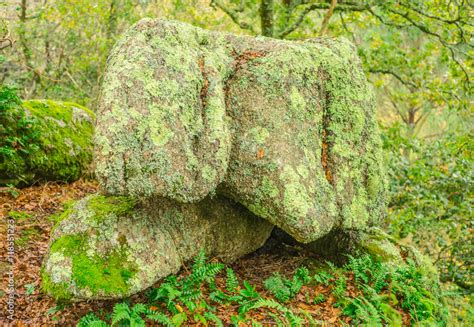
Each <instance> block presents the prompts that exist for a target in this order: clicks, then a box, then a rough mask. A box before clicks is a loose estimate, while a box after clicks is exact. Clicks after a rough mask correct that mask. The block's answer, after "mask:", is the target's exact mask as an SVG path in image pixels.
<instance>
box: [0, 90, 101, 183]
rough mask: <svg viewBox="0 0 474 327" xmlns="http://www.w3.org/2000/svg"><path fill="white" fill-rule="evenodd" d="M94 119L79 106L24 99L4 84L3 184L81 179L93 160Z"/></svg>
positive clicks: (0, 121)
mask: <svg viewBox="0 0 474 327" xmlns="http://www.w3.org/2000/svg"><path fill="white" fill-rule="evenodd" d="M75 115H78V116H81V115H82V116H83V117H81V118H79V119H78V117H75ZM85 117H87V118H85ZM92 119H93V114H92V112H90V111H89V110H88V109H86V108H84V107H80V106H79V105H75V104H72V103H60V102H54V101H47V100H45V101H39V100H35V101H24V102H22V101H21V100H20V99H19V97H18V96H17V94H16V90H15V89H14V88H11V87H8V86H2V87H0V185H18V184H20V185H24V184H28V183H31V182H34V181H36V180H39V179H46V180H55V181H71V180H75V179H77V178H79V177H80V176H81V175H82V174H83V173H84V172H85V170H86V169H87V167H88V165H89V163H90V161H91V160H92V132H93V126H92Z"/></svg>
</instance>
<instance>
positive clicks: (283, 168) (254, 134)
mask: <svg viewBox="0 0 474 327" xmlns="http://www.w3.org/2000/svg"><path fill="white" fill-rule="evenodd" d="M95 141H96V145H97V147H96V158H97V170H96V173H97V176H98V178H99V180H100V183H101V185H102V187H103V189H104V190H105V191H106V192H108V193H110V194H115V195H134V196H163V197H167V198H170V199H174V200H177V201H179V202H183V203H186V202H197V201H200V200H202V199H203V198H205V197H206V196H207V195H208V194H213V193H214V192H216V191H217V193H221V194H225V195H226V196H227V197H230V198H232V199H234V200H235V201H237V202H240V203H242V204H243V205H244V206H246V207H247V208H249V209H250V210H251V211H252V212H253V213H255V214H256V215H258V216H260V217H261V218H264V219H267V220H269V221H270V222H271V223H273V224H275V225H277V226H279V227H281V228H282V229H284V230H285V231H287V232H288V233H289V234H291V235H292V236H293V237H295V238H296V239H298V240H299V241H301V242H311V241H314V240H316V239H318V238H321V237H322V236H324V235H327V234H328V233H329V232H331V231H332V230H335V229H351V230H363V229H364V228H366V227H367V226H369V225H371V224H375V223H376V222H377V221H378V220H379V219H380V218H381V217H382V216H383V215H384V210H385V201H386V199H385V187H386V183H385V174H384V170H383V166H382V162H383V160H382V157H381V153H380V139H379V134H378V130H377V124H376V121H375V112H374V98H373V93H372V91H371V89H370V87H369V84H368V83H367V80H366V78H365V76H364V73H363V71H362V69H361V65H360V60H359V59H358V57H357V54H356V50H355V48H354V46H353V45H351V44H350V43H349V42H348V41H346V40H344V39H329V38H321V39H314V40H308V41H304V42H294V41H293V42H291V41H282V40H274V39H267V38H262V37H258V38H251V37H243V36H234V35H230V34H224V33H214V32H209V31H205V30H202V29H199V28H196V27H193V26H190V25H187V24H183V23H178V22H172V21H163V20H150V19H144V20H142V21H140V22H139V23H137V24H136V25H135V26H133V27H132V28H130V29H129V31H128V32H127V33H126V34H125V36H124V37H123V39H122V40H121V41H120V42H118V44H117V45H116V46H115V48H114V49H113V51H112V53H111V55H110V57H109V60H108V66H107V72H106V74H105V77H104V84H103V88H102V97H101V101H100V106H99V115H98V121H97V133H96V136H95Z"/></svg>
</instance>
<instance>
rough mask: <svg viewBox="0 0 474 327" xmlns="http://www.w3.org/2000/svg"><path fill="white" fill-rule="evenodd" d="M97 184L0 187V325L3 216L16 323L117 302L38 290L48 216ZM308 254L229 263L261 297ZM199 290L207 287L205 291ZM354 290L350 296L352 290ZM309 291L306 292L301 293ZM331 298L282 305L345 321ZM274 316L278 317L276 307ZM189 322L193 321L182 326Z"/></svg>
mask: <svg viewBox="0 0 474 327" xmlns="http://www.w3.org/2000/svg"><path fill="white" fill-rule="evenodd" d="M96 190H97V184H96V183H95V182H91V181H78V182H75V183H72V184H54V183H48V184H44V185H39V186H32V187H29V188H25V189H22V190H15V189H9V188H2V189H0V215H1V218H2V219H1V224H0V235H2V237H1V238H0V245H1V247H0V248H1V249H0V251H1V252H0V257H1V258H2V260H1V261H0V273H1V276H2V279H1V290H0V303H1V307H2V311H1V312H0V325H2V326H3V325H6V324H8V323H9V322H10V321H9V320H8V319H7V317H6V315H7V312H6V311H5V308H6V302H7V299H8V294H7V293H6V292H7V285H8V273H9V271H10V270H11V266H10V265H9V264H8V263H7V260H6V257H7V250H6V247H7V246H6V245H7V244H6V235H7V221H8V218H13V219H14V220H15V264H14V267H13V272H14V276H15V279H14V280H15V290H16V293H17V296H16V301H15V318H16V321H15V322H16V324H15V325H17V326H25V325H27V326H30V325H43V326H50V325H53V324H58V325H61V326H70V325H75V323H76V322H77V321H78V320H79V319H80V318H81V317H82V316H84V315H85V314H87V313H88V312H90V311H94V312H95V313H96V314H98V315H101V313H106V312H111V311H112V308H113V305H114V304H115V303H116V302H117V301H91V302H81V303H74V304H70V305H65V306H61V305H58V304H57V303H56V302H55V301H54V300H53V299H52V298H50V297H48V296H46V295H44V294H42V293H41V289H40V285H41V280H40V277H39V275H40V274H39V272H40V268H41V262H42V259H43V256H44V255H45V253H46V251H47V247H48V241H49V234H50V231H51V228H52V227H53V225H54V220H53V219H51V218H49V217H50V216H51V215H52V214H54V213H57V212H60V211H61V209H62V208H63V206H64V204H65V203H67V202H68V201H71V200H77V199H80V198H82V197H84V196H85V195H86V194H90V193H94V192H95V191H96ZM314 259H315V258H310V257H309V255H307V254H306V253H304V252H303V251H302V250H296V249H294V248H289V247H285V246H284V245H281V244H276V243H275V241H272V240H271V241H270V242H269V243H267V245H266V246H264V247H263V248H262V249H260V250H259V251H257V252H256V253H254V254H252V255H249V256H247V257H245V258H242V259H240V260H238V261H237V262H235V263H234V264H232V268H233V269H234V271H235V274H236V276H237V277H238V279H239V280H240V281H241V282H242V281H243V280H247V281H249V282H250V283H251V284H253V285H256V287H257V291H258V292H259V293H260V294H262V295H263V296H264V297H266V295H269V294H268V293H267V291H266V290H265V289H264V287H263V281H264V280H265V279H267V278H268V277H269V276H270V275H271V274H272V273H274V272H279V273H281V274H282V275H283V276H290V275H292V274H293V273H294V271H295V270H296V268H297V267H299V266H301V265H307V266H310V265H312V264H314V263H315V262H316V264H317V262H318V259H317V258H316V260H314ZM189 269H190V267H189V266H188V267H184V268H183V269H182V270H181V272H180V275H186V274H189ZM216 284H217V285H218V286H219V284H222V285H224V284H225V274H220V275H218V277H217V279H216ZM356 292H357V290H356V287H354V285H353V283H352V280H351V277H349V280H348V287H347V294H348V295H352V296H355V295H356ZM204 293H206V291H205V290H204ZM351 293H353V294H351ZM306 294H308V295H306ZM317 294H324V295H325V298H326V301H325V302H323V303H320V304H308V301H307V299H308V296H310V297H311V298H314V296H316V295H317ZM130 302H131V303H137V302H146V297H145V294H144V293H142V294H138V295H135V296H133V297H132V298H131V299H130ZM335 302H336V299H335V298H334V296H333V294H332V292H331V289H330V286H329V287H326V286H324V285H317V286H303V289H302V290H301V292H300V293H299V294H298V295H297V296H296V298H295V299H294V300H292V301H291V302H289V303H287V304H286V305H287V307H289V308H291V309H292V310H293V311H294V312H299V311H301V312H302V311H305V312H306V313H309V314H310V315H311V316H312V318H313V319H314V320H315V321H321V322H323V321H324V322H326V323H328V324H329V325H341V324H342V322H343V321H344V322H346V323H350V318H349V317H342V316H340V309H338V308H335V307H334V306H333V304H334V303H335ZM216 308H217V312H216V315H217V316H218V317H219V318H221V319H222V320H223V322H224V323H225V324H226V325H227V324H229V323H230V317H231V316H232V315H235V314H237V310H238V307H237V306H226V305H219V304H216ZM271 311H272V309H258V310H253V311H251V312H249V313H248V315H249V317H252V318H254V319H255V320H257V321H259V322H261V323H263V325H273V324H274V320H273V318H271V316H270V315H269V313H271ZM273 313H274V314H277V315H278V312H277V311H276V310H275V311H274V312H273ZM408 321H409V317H407V316H406V315H404V322H406V323H408ZM187 325H192V324H187Z"/></svg>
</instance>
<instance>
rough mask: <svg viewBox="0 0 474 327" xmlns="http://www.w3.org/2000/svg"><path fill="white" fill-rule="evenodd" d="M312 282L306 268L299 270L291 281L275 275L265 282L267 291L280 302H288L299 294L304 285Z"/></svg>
mask: <svg viewBox="0 0 474 327" xmlns="http://www.w3.org/2000/svg"><path fill="white" fill-rule="evenodd" d="M310 280H311V278H310V276H309V271H308V269H307V268H305V267H301V268H298V269H297V270H296V272H295V274H294V276H293V278H292V279H291V280H289V279H287V278H284V277H282V276H280V274H278V273H274V274H273V276H271V277H270V278H268V279H267V280H265V281H264V283H263V285H264V286H265V289H266V290H267V291H269V292H270V293H271V294H272V295H273V296H275V298H276V299H277V300H278V301H280V302H287V301H289V300H291V299H293V298H294V297H295V296H296V294H298V293H299V292H300V290H301V287H303V285H305V284H307V283H308V282H309V281H310Z"/></svg>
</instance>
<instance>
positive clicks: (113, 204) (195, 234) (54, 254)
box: [42, 194, 273, 301]
mask: <svg viewBox="0 0 474 327" xmlns="http://www.w3.org/2000/svg"><path fill="white" fill-rule="evenodd" d="M55 219H56V220H57V221H58V223H57V225H56V226H55V228H54V230H53V232H52V237H51V241H50V248H49V252H48V254H47V256H46V258H45V259H44V262H43V267H42V288H43V290H44V291H45V292H46V293H48V294H50V295H51V296H53V297H54V298H56V299H58V300H72V301H79V300H87V299H116V298H123V297H126V296H129V295H132V294H134V293H137V292H139V291H142V290H144V289H146V288H147V287H149V286H151V285H153V283H155V282H156V281H158V280H159V279H160V278H163V277H165V276H167V275H169V274H172V273H176V272H177V271H178V270H179V269H180V267H181V266H182V264H183V262H184V261H187V260H190V259H192V258H193V257H194V256H196V255H197V254H198V252H199V251H200V250H201V249H202V250H205V251H206V253H209V254H210V255H212V256H216V257H219V258H221V259H222V260H223V261H226V262H230V261H233V260H235V259H236V258H238V257H241V256H243V255H245V254H248V253H250V252H253V251H254V250H256V249H257V248H259V247H260V246H261V245H262V244H263V243H264V242H265V241H266V239H267V238H268V236H269V235H270V232H271V229H272V228H273V226H272V225H271V224H270V223H268V222H266V221H265V220H262V219H260V218H258V217H256V216H254V215H253V214H252V213H250V212H249V211H248V210H246V209H245V208H243V207H242V206H241V205H238V204H236V203H234V202H233V201H232V200H228V199H225V198H222V197H216V198H214V199H211V198H206V199H205V200H203V201H202V202H200V203H199V204H179V203H175V202H174V201H170V200H166V199H154V200H153V201H152V200H150V201H148V202H140V203H139V202H137V201H136V200H133V199H132V198H130V197H124V196H104V195H99V194H96V195H91V196H88V197H86V198H84V199H82V200H80V201H78V202H77V203H76V204H75V205H73V206H71V207H69V208H68V209H66V210H65V211H64V213H63V214H61V215H60V216H59V217H55Z"/></svg>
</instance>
